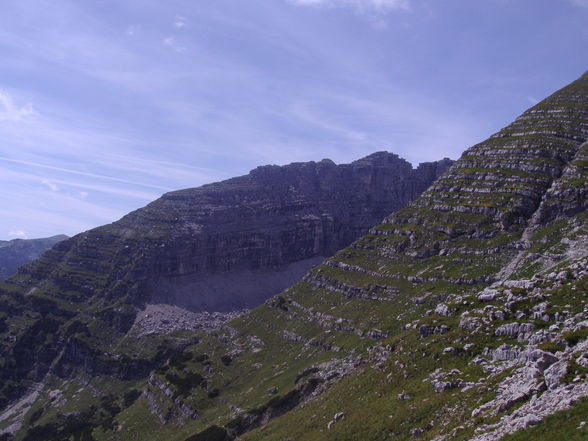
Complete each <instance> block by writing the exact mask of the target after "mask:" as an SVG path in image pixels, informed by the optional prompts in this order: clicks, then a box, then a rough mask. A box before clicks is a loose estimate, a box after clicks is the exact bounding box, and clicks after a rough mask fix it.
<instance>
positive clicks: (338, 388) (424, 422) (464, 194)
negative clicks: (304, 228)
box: [0, 74, 588, 441]
mask: <svg viewBox="0 0 588 441" xmlns="http://www.w3.org/2000/svg"><path fill="white" fill-rule="evenodd" d="M587 140H588V75H586V74H585V75H583V76H582V77H580V78H579V79H578V80H576V81H575V82H573V83H571V84H570V85H568V86H566V87H564V88H562V89H560V90H559V91H557V92H555V93H554V94H553V95H551V96H550V97H548V98H546V99H545V100H544V101H542V102H540V103H539V104H537V105H536V106H534V107H532V108H531V109H529V110H528V111H527V112H524V113H523V114H522V115H521V116H520V117H519V118H517V119H516V120H515V121H514V122H513V123H512V124H511V125H509V126H507V127H505V128H504V129H502V130H501V131H499V132H498V133H497V134H495V135H493V136H491V137H490V138H489V139H487V140H486V141H483V142H481V143H479V144H476V145H475V146H473V147H471V148H470V149H468V150H466V152H464V154H463V155H462V156H461V158H460V159H459V160H458V161H457V162H456V163H455V164H454V165H453V166H452V167H451V168H450V169H449V170H448V171H447V173H445V174H443V175H441V176H440V177H439V178H438V179H437V180H436V181H435V183H433V184H432V186H431V187H429V189H428V190H426V191H425V192H424V193H423V194H422V195H421V196H420V197H419V198H418V199H416V200H415V201H414V202H412V203H410V204H408V205H407V206H405V207H404V208H401V209H400V210H398V211H396V212H395V213H394V214H392V215H390V216H387V217H386V218H385V220H384V222H383V223H380V224H379V225H376V226H375V227H372V228H370V229H369V231H368V233H367V234H365V235H363V236H362V237H360V238H359V239H357V240H355V241H354V242H352V243H351V244H350V245H349V246H347V247H346V248H344V249H342V250H340V251H338V252H337V253H336V254H335V255H334V256H333V257H331V258H329V259H327V260H326V261H325V262H323V263H321V264H319V265H318V266H316V267H314V268H313V269H311V270H310V271H309V272H308V273H307V274H306V276H305V277H304V279H303V280H302V281H300V282H298V283H297V284H295V285H294V286H292V287H290V288H288V289H286V290H285V291H284V292H282V293H280V294H278V295H276V296H274V297H271V298H270V299H268V300H267V301H266V302H265V303H264V305H262V306H259V307H257V308H255V309H253V310H251V311H250V312H248V313H246V314H243V315H241V316H239V317H237V318H234V319H233V320H231V321H230V322H228V323H225V324H223V325H222V326H220V327H217V328H214V329H206V330H202V331H201V332H196V333H191V334H189V335H184V334H181V333H177V332H176V333H173V332H172V333H169V334H166V335H160V336H158V337H157V338H156V337H155V336H153V337H152V339H153V340H149V339H146V338H143V339H138V338H136V336H134V335H133V334H132V330H131V331H128V329H127V331H128V332H129V333H127V334H125V336H124V337H118V340H117V341H119V342H120V343H119V349H120V350H122V349H124V351H123V352H120V353H121V354H122V353H124V354H129V353H132V352H131V350H130V349H133V345H138V344H140V345H141V346H142V348H143V349H144V350H147V349H148V348H149V347H151V348H157V347H160V351H161V352H158V354H159V355H158V358H157V361H158V363H157V366H158V367H157V368H156V369H154V370H152V371H150V372H149V373H148V374H147V378H146V379H143V380H142V379H139V378H135V379H132V378H122V377H120V376H112V375H110V376H106V377H105V378H108V381H109V382H110V383H108V384H105V383H104V380H101V377H100V376H99V375H97V374H95V375H93V376H88V375H87V374H86V375H83V373H80V372H79V371H78V374H77V375H76V376H69V377H68V376H62V377H60V376H59V373H58V372H53V373H50V375H49V376H48V378H46V382H45V384H44V385H43V388H42V390H41V392H39V394H38V396H36V397H35V401H34V402H35V406H36V407H34V408H32V409H30V411H28V414H27V415H25V416H23V418H25V420H26V421H27V422H28V425H29V427H27V429H28V433H24V432H21V433H20V434H19V435H17V436H19V437H20V438H19V439H24V440H29V439H35V438H34V436H35V435H36V434H40V433H44V434H45V435H47V434H51V436H54V437H55V439H59V437H60V436H61V437H63V436H64V435H67V436H74V435H76V436H82V435H83V436H86V437H87V439H96V440H113V441H114V440H117V439H125V440H139V439H140V440H154V441H155V440H159V439H169V440H172V441H175V440H177V441H202V440H209V441H210V440H213V441H221V440H222V441H226V440H232V439H242V440H249V441H253V440H263V441H283V440H285V439H304V440H305V441H319V440H321V441H323V440H324V441H326V440H333V439H337V440H349V441H351V440H360V439H361V440H364V439H368V440H374V441H376V440H385V439H391V438H392V439H402V440H413V439H417V438H418V439H423V440H429V441H449V440H456V441H459V440H476V441H495V440H498V439H501V438H504V437H508V436H510V434H511V432H513V431H518V434H514V435H513V436H515V437H516V436H519V435H520V436H523V437H524V436H528V434H529V433H534V434H535V435H537V437H536V438H534V439H538V440H542V441H546V440H549V439H554V437H562V436H567V437H568V438H569V439H573V437H578V436H580V437H581V436H585V435H586V433H587V432H586V430H588V428H585V427H584V426H582V425H581V421H582V418H583V416H582V415H585V410H586V409H587V404H586V403H588V401H587V398H586V397H588V387H587V386H586V385H587V384H588V377H587V375H588V341H587V338H588V301H587V300H588V299H587V298H586V292H588V247H587V246H586V244H587V243H588V237H587V234H586V231H588V228H587V226H588V214H587V213H586V199H587V195H588V161H586V155H587V152H588V143H586V141H587ZM267 170H268V171H269V172H270V173H271V172H272V170H273V169H267ZM262 173H263V171H262ZM16 282H18V280H15V283H16ZM33 294H34V293H33ZM80 334H81V335H79V336H76V339H77V340H78V341H79V345H78V347H77V348H78V349H76V350H72V354H76V353H77V354H78V355H79V354H80V352H81V351H80V350H79V348H80V347H82V343H83V342H84V341H86V340H87V339H90V338H92V336H94V335H100V334H98V330H94V329H92V332H91V333H89V335H85V336H84V335H82V334H83V328H82V332H80ZM182 337H183V338H184V339H185V340H184V342H185V344H183V345H182V346H181V350H179V351H178V348H179V347H178V346H175V348H176V350H175V351H169V352H167V353H166V352H165V351H164V349H165V346H162V345H163V344H164V342H165V339H166V338H167V339H179V338H182ZM190 339H192V340H190ZM158 344H159V345H160V346H157V345H158ZM125 345H126V346H125ZM123 346H125V347H123ZM74 347H75V345H74ZM82 355H83V354H82ZM96 359H97V356H96V355H93V354H90V356H86V357H78V359H77V360H75V357H73V358H72V359H71V360H68V361H67V363H65V364H64V365H63V366H65V367H67V366H75V363H78V364H79V363H84V364H86V365H87V366H88V367H90V368H91V367H92V363H93V362H94V361H95V360H96ZM132 363H136V361H132V360H124V359H123V358H121V359H120V360H119V365H122V367H124V366H126V367H127V368H128V367H129V366H133V364H132ZM118 367H119V368H120V367H121V366H118ZM81 384H86V385H88V384H91V385H92V388H93V389H90V388H89V387H87V386H86V387H82V388H80V385H81ZM133 390H135V391H137V390H140V391H141V392H140V393H139V394H138V395H137V394H133V395H132V396H133V398H134V399H132V400H131V399H128V400H126V399H125V397H126V396H127V395H126V394H131V393H132V391H133ZM55 391H57V392H55ZM73 391H77V392H73ZM55 397H59V398H57V402H58V403H61V404H59V405H55V406H54V405H53V404H52V403H54V402H55V400H56V398H55ZM52 400H53V401H52ZM60 400H62V401H60ZM88 402H91V403H95V404H94V408H92V407H91V406H88V404H87V403H88ZM84 403H86V404H85V407H84ZM81 409H84V410H83V412H81ZM73 410H75V411H76V412H77V414H76V415H73V414H72V413H71V412H72V411H73ZM557 412H567V413H565V415H567V416H568V418H569V422H568V420H566V422H565V423H560V424H559V425H558V422H557V419H555V418H549V416H550V415H555V414H556V413H557ZM33 417H35V418H33ZM0 419H2V418H0ZM2 421H4V422H5V423H4V424H7V423H10V422H13V421H14V420H10V418H8V419H2ZM53 434H55V435H53ZM505 439H507V438H505ZM518 439H521V438H520V437H519V438H518ZM522 439H525V438H522ZM527 439H528V438H527Z"/></svg>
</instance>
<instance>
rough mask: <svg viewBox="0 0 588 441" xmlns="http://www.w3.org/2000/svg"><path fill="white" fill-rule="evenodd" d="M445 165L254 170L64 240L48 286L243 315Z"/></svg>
mask: <svg viewBox="0 0 588 441" xmlns="http://www.w3.org/2000/svg"><path fill="white" fill-rule="evenodd" d="M451 163H452V162H451V161H450V160H443V161H440V162H434V163H426V164H421V165H420V166H419V167H418V168H416V169H413V167H412V166H411V165H410V164H409V163H408V162H407V161H405V160H403V159H400V158H399V157H398V156H396V155H394V154H390V153H386V152H379V153H375V154H373V155H370V156H368V157H366V158H363V159H361V160H359V161H356V162H353V163H351V164H344V165H336V164H334V163H333V162H332V161H330V160H323V161H320V162H308V163H296V164H291V165H287V166H284V167H279V166H264V167H258V168H256V169H255V170H253V171H251V173H249V174H248V175H246V176H241V177H238V178H233V179H229V180H227V181H223V182H219V183H215V184H210V185H205V186H202V187H199V188H193V189H187V190H181V191H175V192H171V193H168V194H165V195H163V196H162V197H161V198H160V199H158V200H156V201H155V202H153V203H151V204H149V205H148V206H146V207H145V208H143V209H140V210H137V211H135V212H133V213H131V214H129V215H127V216H125V217H124V218H122V219H121V220H120V221H118V222H116V223H114V224H111V225H109V226H105V227H101V228H99V229H96V230H92V231H89V232H87V233H83V234H81V235H79V236H77V237H75V238H73V239H71V240H70V241H68V242H66V243H64V244H62V246H60V247H59V252H61V255H56V256H54V257H55V258H56V260H57V261H58V262H59V264H60V265H61V266H62V270H61V271H60V272H59V274H57V275H55V276H54V275H51V276H50V278H52V279H55V281H56V283H57V284H59V285H60V286H61V289H64V290H65V289H67V290H68V291H71V290H75V291H80V290H82V291H84V289H83V288H80V285H82V284H83V285H84V286H89V285H91V286H93V287H94V286H96V284H95V283H92V284H88V280H87V279H86V280H82V279H81V278H80V277H79V276H78V275H74V274H72V275H71V277H70V275H69V274H64V273H70V269H71V267H72V266H74V267H82V268H86V269H87V270H88V273H89V274H85V275H86V276H90V277H95V274H96V273H100V274H101V275H102V277H106V278H107V279H108V280H106V281H104V280H103V282H104V284H103V286H104V288H105V289H104V291H107V292H108V294H110V295H112V296H117V295H120V296H124V295H127V294H129V293H131V295H132V296H133V297H134V300H133V302H135V303H136V302H139V303H142V302H146V303H149V302H159V303H170V304H176V305H180V306H183V307H186V308H189V309H191V310H205V311H229V310H235V309H241V308H250V307H253V306H256V305H258V304H260V303H262V302H263V301H264V300H265V299H267V298H268V297H270V296H271V295H274V294H277V293H278V292H280V291H282V290H283V289H285V288H287V287H288V286H290V285H291V284H293V283H294V282H296V281H297V280H298V279H300V278H301V277H302V276H303V275H304V273H305V272H306V271H307V270H308V269H310V268H311V267H312V266H314V265H316V264H318V263H320V262H321V261H322V259H323V258H324V257H325V256H329V255H331V254H333V253H334V252H335V251H337V250H338V249H340V248H343V247H345V246H347V245H349V244H350V243H351V242H352V241H353V240H355V239H357V238H358V237H359V236H361V235H362V234H364V233H365V232H366V231H367V230H368V228H370V227H371V226H373V225H375V224H377V223H378V222H380V221H381V220H382V219H383V218H384V217H385V216H386V215H388V214H389V213H390V212H392V211H395V210H398V209H399V208H401V207H403V206H405V205H406V204H407V203H408V202H410V201H411V200H413V199H414V198H416V197H417V196H418V195H419V194H420V193H422V192H423V191H424V190H425V189H426V188H427V187H428V186H429V185H430V184H431V182H432V181H433V180H434V179H435V178H437V177H438V176H439V175H440V174H442V173H443V172H444V171H445V170H447V169H448V168H449V166H450V165H451ZM64 263H65V267H63V266H64ZM40 266H44V265H38V267H37V268H31V272H33V273H34V272H35V271H37V270H38V269H39V267H40ZM54 267H55V265H54V264H50V268H49V269H50V270H53V268H54ZM39 276H40V277H43V274H38V275H37V276H36V277H39ZM127 281H132V283H131V284H130V285H129V284H127V283H126V282H127ZM90 291H91V292H88V294H90V295H95V294H98V295H100V293H99V292H98V291H96V290H95V289H93V288H92V289H91V290H90ZM123 291H124V292H123ZM117 292H118V294H117Z"/></svg>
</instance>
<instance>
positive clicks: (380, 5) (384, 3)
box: [289, 0, 410, 13]
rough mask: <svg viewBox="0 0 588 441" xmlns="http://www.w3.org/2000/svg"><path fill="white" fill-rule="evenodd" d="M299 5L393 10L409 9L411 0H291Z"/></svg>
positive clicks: (376, 10)
mask: <svg viewBox="0 0 588 441" xmlns="http://www.w3.org/2000/svg"><path fill="white" fill-rule="evenodd" d="M289 1H290V2H291V3H294V4H296V5H299V6H329V7H337V6H345V7H352V8H354V9H355V10H358V11H371V12H382V13H383V12H390V11H393V10H407V9H409V8H410V0H289Z"/></svg>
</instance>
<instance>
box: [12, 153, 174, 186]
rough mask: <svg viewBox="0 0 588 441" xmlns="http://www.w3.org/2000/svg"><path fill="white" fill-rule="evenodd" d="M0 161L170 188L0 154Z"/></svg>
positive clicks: (127, 182) (125, 182)
mask: <svg viewBox="0 0 588 441" xmlns="http://www.w3.org/2000/svg"><path fill="white" fill-rule="evenodd" d="M0 161H8V162H14V163H17V164H23V165H29V166H33V167H39V168H45V169H49V170H55V171H60V172H65V173H69V174H74V175H80V176H86V177H89V178H99V179H105V180H109V181H114V182H121V183H124V184H133V185H139V186H142V187H149V188H156V189H159V190H167V191H169V190H171V189H170V188H167V187H162V186H159V185H152V184H145V183H142V182H137V181H131V180H129V179H121V178H115V177H113V176H106V175H100V174H96V173H88V172H83V171H79V170H72V169H67V168H63V167H55V166H53V165H49V164H40V163H37V162H31V161H22V160H19V159H12V158H7V157H3V156H0ZM42 183H43V184H46V185H48V183H47V182H42Z"/></svg>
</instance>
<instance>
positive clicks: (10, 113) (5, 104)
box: [0, 90, 35, 122]
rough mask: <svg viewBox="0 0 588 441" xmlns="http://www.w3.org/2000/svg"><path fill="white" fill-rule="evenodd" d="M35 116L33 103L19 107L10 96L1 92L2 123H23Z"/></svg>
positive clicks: (0, 119)
mask: <svg viewBox="0 0 588 441" xmlns="http://www.w3.org/2000/svg"><path fill="white" fill-rule="evenodd" d="M34 114H35V109H34V108H33V105H32V104H31V103H27V104H24V105H18V104H16V103H15V102H14V99H13V97H12V96H11V95H10V94H8V93H7V92H4V91H1V90H0V121H12V122H21V121H23V120H25V119H26V118H27V117H29V116H31V115H34Z"/></svg>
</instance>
